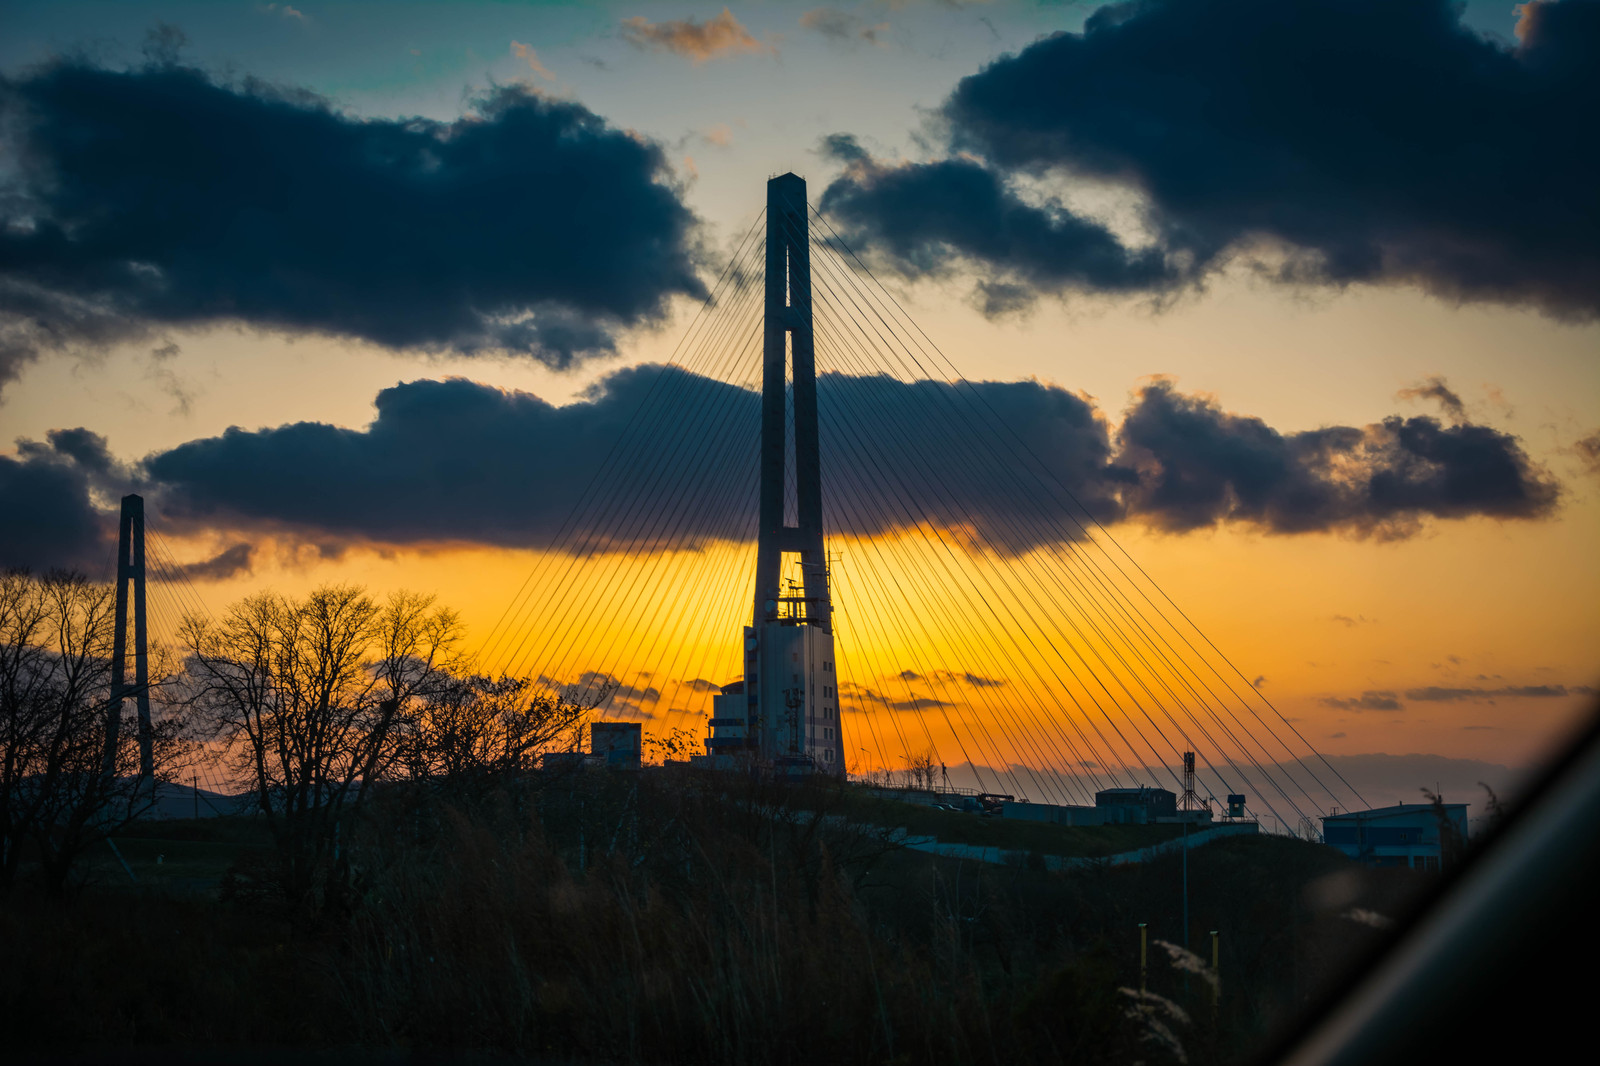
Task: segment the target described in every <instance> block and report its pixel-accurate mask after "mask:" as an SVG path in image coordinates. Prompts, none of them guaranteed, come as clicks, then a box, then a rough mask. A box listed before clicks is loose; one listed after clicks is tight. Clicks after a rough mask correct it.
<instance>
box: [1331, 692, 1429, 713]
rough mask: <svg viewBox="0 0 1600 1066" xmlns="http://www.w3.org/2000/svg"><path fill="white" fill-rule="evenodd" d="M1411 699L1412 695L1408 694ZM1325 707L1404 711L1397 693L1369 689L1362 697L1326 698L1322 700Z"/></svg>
mask: <svg viewBox="0 0 1600 1066" xmlns="http://www.w3.org/2000/svg"><path fill="white" fill-rule="evenodd" d="M1406 695H1407V696H1408V697H1409V696H1410V695H1411V694H1410V693H1409V692H1408V693H1406ZM1322 703H1323V706H1325V707H1333V708H1336V709H1338V710H1341V711H1402V710H1405V708H1404V707H1402V706H1401V705H1400V700H1399V699H1398V697H1397V695H1396V693H1393V692H1387V691H1376V690H1373V689H1368V690H1367V691H1365V692H1363V693H1362V694H1361V695H1360V696H1356V697H1353V698H1348V699H1347V698H1342V697H1339V696H1326V697H1324V698H1323V700H1322Z"/></svg>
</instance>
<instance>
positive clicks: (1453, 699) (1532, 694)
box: [1406, 685, 1594, 703]
mask: <svg viewBox="0 0 1600 1066" xmlns="http://www.w3.org/2000/svg"><path fill="white" fill-rule="evenodd" d="M1592 695H1594V689H1592V688H1590V687H1589V686H1587V685H1571V686H1569V685H1502V686H1500V687H1499V688H1483V687H1481V686H1480V687H1474V688H1443V687H1441V686H1438V685H1428V686H1426V687H1424V688H1408V689H1406V699H1408V700H1411V701H1413V702H1415V703H1459V702H1462V701H1464V700H1494V699H1554V698H1558V697H1562V696H1592Z"/></svg>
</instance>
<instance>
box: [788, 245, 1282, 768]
mask: <svg viewBox="0 0 1600 1066" xmlns="http://www.w3.org/2000/svg"><path fill="white" fill-rule="evenodd" d="M819 259H820V257H819ZM893 372H894V368H892V367H891V368H890V373H891V374H893ZM895 376H897V377H898V375H895ZM955 465H957V464H954V463H950V462H948V461H947V462H946V463H945V464H942V465H941V469H946V470H947V469H952V468H953V467H954V466H955ZM1002 569H1005V568H1002ZM1035 606H1037V605H1035ZM1068 619H1069V621H1070V620H1071V618H1070V614H1069V615H1068ZM1091 621H1092V616H1091ZM1074 628H1076V624H1075V623H1074ZM1077 636H1078V640H1076V641H1073V640H1070V639H1069V641H1068V643H1069V646H1072V647H1075V648H1076V647H1078V646H1079V645H1080V644H1082V643H1085V640H1084V636H1083V634H1082V633H1081V631H1079V632H1078V634H1077ZM1101 636H1102V637H1103V636H1104V634H1103V633H1102V634H1101ZM1090 646H1091V647H1093V646H1094V645H1093V644H1092V643H1091V644H1090ZM1110 647H1111V650H1112V651H1113V653H1115V654H1116V656H1117V658H1118V659H1119V661H1120V662H1121V664H1122V666H1123V668H1124V672H1125V673H1127V674H1131V675H1132V677H1133V679H1134V680H1135V682H1136V683H1137V684H1138V685H1139V687H1141V688H1142V689H1144V690H1145V692H1146V696H1147V698H1150V699H1152V701H1153V702H1156V703H1157V704H1158V706H1160V709H1161V710H1162V712H1163V714H1164V715H1166V716H1167V717H1168V718H1169V719H1171V720H1172V722H1173V724H1174V725H1177V726H1178V727H1180V728H1182V724H1181V723H1177V722H1176V720H1175V719H1173V718H1172V715H1171V712H1170V710H1168V709H1167V708H1165V706H1164V705H1162V704H1161V703H1160V700H1159V697H1156V695H1155V693H1153V692H1152V691H1151V690H1150V689H1149V686H1148V685H1146V684H1145V683H1144V679H1143V677H1142V676H1141V675H1140V673H1139V672H1138V671H1134V670H1132V669H1131V668H1129V665H1128V664H1127V662H1126V660H1125V659H1123V658H1122V657H1121V653H1120V652H1118V651H1117V649H1116V646H1115V643H1111V645H1110ZM1097 656H1098V653H1097ZM1085 665H1086V666H1089V667H1090V669H1091V670H1093V666H1092V664H1087V663H1085ZM1108 665H1109V664H1106V663H1105V662H1104V660H1103V658H1102V659H1101V666H1102V668H1105V667H1107V666H1108ZM1111 672H1112V674H1113V676H1117V673H1116V671H1114V670H1113V671H1111ZM1096 676H1098V672H1096ZM1119 681H1121V683H1122V687H1123V689H1124V694H1125V695H1127V696H1130V697H1132V696H1133V694H1132V693H1131V692H1130V691H1128V690H1127V688H1126V683H1125V681H1124V680H1122V679H1121V678H1119ZM1101 683H1102V684H1103V680H1102V682H1101ZM1107 694H1108V695H1110V696H1113V698H1114V694H1111V693H1109V692H1108V693H1107ZM1118 702H1120V701H1118ZM1134 702H1135V704H1136V706H1137V707H1138V709H1139V710H1140V711H1141V713H1142V714H1144V716H1145V717H1146V720H1147V722H1148V724H1149V725H1151V726H1152V727H1153V728H1155V729H1156V730H1157V731H1158V732H1160V731H1161V730H1160V726H1159V724H1158V723H1156V722H1154V720H1153V719H1151V718H1150V717H1149V712H1148V710H1146V709H1145V708H1144V707H1143V705H1142V703H1140V702H1139V701H1138V700H1137V698H1134ZM1185 732H1186V730H1185ZM1141 733H1142V731H1141ZM1169 743H1170V741H1169ZM1174 752H1175V753H1176V748H1175V747H1174ZM1158 759H1159V754H1158ZM1160 761H1162V762H1165V760H1164V759H1163V760H1160ZM1275 790H1276V789H1275Z"/></svg>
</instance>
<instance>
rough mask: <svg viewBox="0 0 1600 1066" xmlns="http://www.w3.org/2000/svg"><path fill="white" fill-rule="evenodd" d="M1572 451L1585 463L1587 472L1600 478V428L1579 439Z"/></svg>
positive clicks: (1584, 467)
mask: <svg viewBox="0 0 1600 1066" xmlns="http://www.w3.org/2000/svg"><path fill="white" fill-rule="evenodd" d="M1572 451H1573V454H1575V455H1577V457H1578V461H1579V462H1581V463H1582V464H1583V469H1584V472H1585V473H1587V474H1589V475H1590V476H1591V477H1597V478H1600V430H1595V431H1594V432H1593V433H1591V434H1589V435H1588V436H1587V437H1584V438H1583V439H1582V440H1580V441H1578V442H1577V443H1576V444H1574V445H1573V446H1572Z"/></svg>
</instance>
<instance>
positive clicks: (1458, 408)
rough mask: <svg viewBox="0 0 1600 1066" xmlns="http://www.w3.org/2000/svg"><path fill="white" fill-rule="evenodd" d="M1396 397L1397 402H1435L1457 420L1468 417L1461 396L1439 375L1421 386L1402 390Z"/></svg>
mask: <svg viewBox="0 0 1600 1066" xmlns="http://www.w3.org/2000/svg"><path fill="white" fill-rule="evenodd" d="M1394 396H1395V399H1397V400H1413V401H1416V400H1433V401H1434V402H1435V403H1437V404H1438V405H1439V406H1440V408H1442V409H1443V411H1444V413H1445V414H1447V415H1449V416H1450V417H1451V418H1454V419H1457V420H1460V419H1463V418H1466V416H1467V405H1466V404H1464V403H1462V402H1461V396H1460V395H1459V394H1458V393H1457V392H1456V391H1455V390H1454V389H1452V388H1451V387H1450V386H1449V385H1448V384H1446V383H1445V380H1444V378H1442V377H1439V376H1438V375H1435V376H1433V377H1431V378H1429V379H1428V380H1427V381H1424V382H1423V383H1422V384H1420V385H1413V386H1411V387H1410V388H1408V389H1401V390H1400V391H1399V392H1397V393H1395V394H1394Z"/></svg>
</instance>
